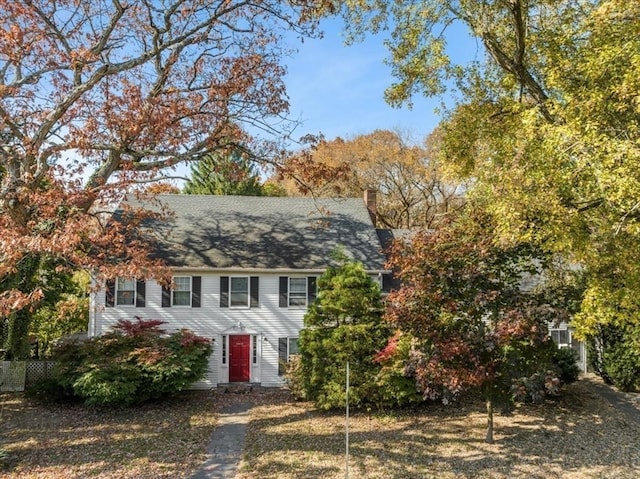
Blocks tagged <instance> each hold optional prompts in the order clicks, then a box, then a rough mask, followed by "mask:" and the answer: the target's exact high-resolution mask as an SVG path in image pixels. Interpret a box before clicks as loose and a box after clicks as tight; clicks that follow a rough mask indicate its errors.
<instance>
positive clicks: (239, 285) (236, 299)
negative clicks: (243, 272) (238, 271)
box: [229, 276, 249, 308]
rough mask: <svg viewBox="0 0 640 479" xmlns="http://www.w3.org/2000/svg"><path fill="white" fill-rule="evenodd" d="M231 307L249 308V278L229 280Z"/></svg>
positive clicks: (236, 277) (241, 277)
mask: <svg viewBox="0 0 640 479" xmlns="http://www.w3.org/2000/svg"><path fill="white" fill-rule="evenodd" d="M229 306H231V307H232V308H248V307H249V277H248V276H231V277H230V278H229Z"/></svg>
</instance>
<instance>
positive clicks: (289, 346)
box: [278, 337, 298, 376]
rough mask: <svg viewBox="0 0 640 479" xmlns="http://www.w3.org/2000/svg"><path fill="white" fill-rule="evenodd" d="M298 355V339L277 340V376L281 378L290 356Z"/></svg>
mask: <svg viewBox="0 0 640 479" xmlns="http://www.w3.org/2000/svg"><path fill="white" fill-rule="evenodd" d="M294 354H298V338H294V337H289V338H279V339H278V376H282V375H283V374H284V372H285V369H286V367H287V363H288V362H289V361H290V359H291V356H292V355H294Z"/></svg>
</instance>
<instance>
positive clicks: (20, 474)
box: [0, 380, 640, 479]
mask: <svg viewBox="0 0 640 479" xmlns="http://www.w3.org/2000/svg"><path fill="white" fill-rule="evenodd" d="M246 400H248V401H252V402H253V404H254V406H253V409H252V410H251V422H250V424H249V426H248V433H247V442H246V448H245V454H244V460H243V461H242V463H241V465H240V471H239V474H238V476H237V478H236V479H257V478H259V479H276V478H277V479H302V478H308V479H316V478H322V479H341V478H343V477H345V473H344V464H345V460H344V446H345V442H344V415H343V413H341V412H336V413H322V412H318V411H316V410H315V409H314V408H313V407H312V406H311V405H310V404H309V403H304V402H296V401H293V400H292V399H291V397H290V396H289V395H288V393H287V392H286V391H278V390H275V391H274V390H272V391H265V392H258V393H253V394H250V395H237V394H219V393H216V392H207V393H205V392H186V393H182V394H181V395H179V396H178V397H176V398H174V399H172V400H170V401H169V402H164V403H157V404H148V405H145V406H142V407H136V408H130V409H118V410H100V409H92V408H87V407H84V406H81V405H57V406H43V405H39V404H36V403H33V402H31V401H29V400H27V399H25V398H24V396H23V395H21V394H2V395H0V401H1V405H0V407H1V408H2V412H1V415H0V428H1V429H0V449H4V450H6V451H7V453H8V467H6V468H5V469H1V470H0V478H4V479H36V478H37V479H57V478H60V479H63V478H64V479H76V478H78V479H79V478H105V479H111V478H113V479H115V478H118V479H119V478H124V479H127V478H132V479H133V478H141V479H145V478H171V479H182V478H184V479H186V478H189V477H190V476H191V475H192V474H193V473H194V472H195V471H196V470H197V469H198V467H199V466H200V464H201V463H202V461H203V460H204V458H205V455H204V454H205V447H206V445H207V443H208V441H209V438H210V435H211V433H212V432H213V430H214V427H215V423H216V419H217V411H219V410H220V408H221V407H223V406H224V405H226V404H228V403H229V401H246ZM638 417H640V414H639V415H637V416H636V417H634V418H631V417H629V416H625V415H624V414H622V413H621V412H619V411H618V410H617V409H615V408H613V407H612V406H610V405H609V403H607V402H606V401H604V400H603V399H601V398H600V397H599V396H598V395H597V394H596V393H595V392H594V390H593V388H591V387H590V386H589V382H588V381H584V380H583V381H580V382H578V383H577V384H574V385H571V386H570V387H568V388H567V390H566V391H565V393H564V395H563V396H562V397H561V398H559V399H557V400H555V401H550V402H549V403H548V404H546V405H544V406H543V405H537V406H531V405H527V406H521V407H518V408H517V409H516V411H514V413H513V414H512V415H511V416H501V415H496V417H495V422H496V424H495V425H496V431H495V439H496V442H495V444H493V445H487V444H485V443H484V442H483V439H484V426H485V423H486V417H485V414H484V405H483V404H482V403H475V404H470V405H466V406H464V407H460V406H454V407H448V408H445V407H443V406H440V405H432V406H429V407H424V408H421V409H420V410H418V411H414V412H411V413H409V412H402V413H394V414H375V413H363V412H357V413H355V414H354V415H353V416H352V417H351V420H350V429H351V442H350V449H351V458H350V470H349V472H350V474H349V477H350V478H351V479H356V478H359V479H365V478H366V479H376V478H380V479H382V478H384V479H394V478H411V479H422V478H437V479H440V478H442V479H453V478H465V479H467V478H495V479H507V478H508V479H517V478H523V479H524V478H527V479H528V478H534V479H543V478H544V479H548V478H576V479H577V478H612V479H613V478H616V479H618V478H622V479H625V478H629V479H631V478H634V479H635V478H637V477H640V420H639V419H638ZM0 459H2V458H0Z"/></svg>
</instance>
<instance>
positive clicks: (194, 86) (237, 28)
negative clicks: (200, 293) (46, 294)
mask: <svg viewBox="0 0 640 479" xmlns="http://www.w3.org/2000/svg"><path fill="white" fill-rule="evenodd" d="M317 5H318V2H312V1H308V2H307V1H302V2H293V3H292V2H278V1H273V0H260V1H256V2H243V1H236V0H232V1H227V0H224V1H222V0H220V1H213V2H200V1H195V0H177V1H175V2H171V4H168V3H167V2H160V1H156V0H152V1H140V2H137V1H136V2H121V1H119V0H86V1H82V2H77V1H74V0H61V1H51V0H36V1H29V2H16V1H8V0H7V1H5V0H3V1H0V72H2V74H1V75H0V118H1V122H0V281H2V280H4V279H6V278H8V277H10V276H11V275H15V274H18V266H17V265H18V264H19V263H20V261H22V260H23V258H25V257H27V256H29V255H32V254H38V255H49V256H50V257H52V258H53V259H54V260H55V262H56V264H57V267H58V268H60V269H61V270H63V269H66V270H69V271H74V270H77V269H86V270H89V271H91V272H92V274H93V275H94V279H96V280H97V281H96V284H100V283H101V282H102V281H103V280H104V279H105V278H109V277H111V278H112V277H115V276H130V277H150V276H154V277H157V278H159V279H166V278H164V277H165V276H166V272H164V271H163V270H162V269H161V265H160V264H158V263H156V262H154V261H151V260H149V258H148V256H147V245H148V244H147V242H148V239H147V238H142V237H139V236H136V233H135V231H136V228H137V226H138V225H139V223H140V221H142V220H143V216H144V215H145V214H146V212H144V211H138V212H129V213H130V214H129V216H128V218H129V221H128V222H127V223H126V224H122V223H121V224H116V223H114V222H109V221H107V219H108V218H109V216H110V213H111V212H112V211H113V209H114V207H115V206H116V205H118V204H119V203H120V202H121V200H122V199H123V197H124V195H125V194H131V193H132V192H133V191H136V190H142V189H147V191H149V192H153V189H152V188H151V189H148V188H147V185H149V184H150V182H153V181H157V180H162V179H167V178H170V177H171V175H172V172H173V169H174V168H175V167H176V165H178V164H180V163H181V162H188V161H197V160H198V159H199V158H203V157H205V156H206V155H207V154H209V153H214V152H217V151H229V150H230V149H233V147H234V146H236V145H244V146H247V147H249V148H251V150H252V151H259V152H260V155H259V157H258V155H255V156H254V157H252V160H253V161H275V159H276V157H277V154H278V153H279V152H280V151H281V146H280V145H279V144H278V143H279V140H280V139H281V138H282V137H283V136H286V135H287V133H288V132H289V130H290V129H291V128H293V123H290V122H287V121H286V119H285V116H286V113H287V110H288V103H287V99H286V95H285V89H284V83H283V81H282V76H283V74H284V68H283V67H282V65H281V64H280V60H281V58H282V56H283V55H285V54H287V53H289V52H290V50H291V49H290V48H289V46H288V45H290V44H289V43H287V41H285V40H284V38H283V37H284V36H285V35H288V36H289V38H293V37H294V36H297V37H298V38H301V37H304V36H308V35H313V34H314V31H315V26H316V24H315V21H314V20H313V19H312V18H311V16H310V14H311V12H312V10H313V9H314V8H316V7H317ZM249 124H251V125H260V127H261V130H262V131H267V132H271V133H272V135H271V136H268V137H265V138H263V139H262V140H259V139H257V138H255V137H254V136H253V135H251V134H249V133H248V132H247V128H246V126H247V125H249ZM8 283H10V281H8V282H7V284H8ZM42 295H43V292H42V288H41V287H39V286H38V285H37V284H34V285H32V286H31V287H28V288H27V287H25V288H13V287H9V288H6V289H4V290H3V291H1V292H0V318H3V317H6V316H8V315H12V314H14V313H16V312H17V311H20V310H22V309H24V308H32V307H34V306H36V305H37V303H38V301H40V300H41V299H42Z"/></svg>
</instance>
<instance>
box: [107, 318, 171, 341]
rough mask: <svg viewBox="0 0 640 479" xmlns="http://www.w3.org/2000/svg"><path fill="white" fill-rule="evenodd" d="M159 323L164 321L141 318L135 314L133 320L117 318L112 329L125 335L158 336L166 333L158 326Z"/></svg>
mask: <svg viewBox="0 0 640 479" xmlns="http://www.w3.org/2000/svg"><path fill="white" fill-rule="evenodd" d="M161 324H166V321H160V320H157V319H142V318H141V317H140V316H135V321H130V320H128V319H120V320H118V322H117V323H116V325H115V326H113V329H114V330H116V331H120V332H121V333H122V334H124V335H125V336H158V335H161V334H164V333H166V331H165V330H164V329H161V328H160V327H159V326H160V325H161Z"/></svg>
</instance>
